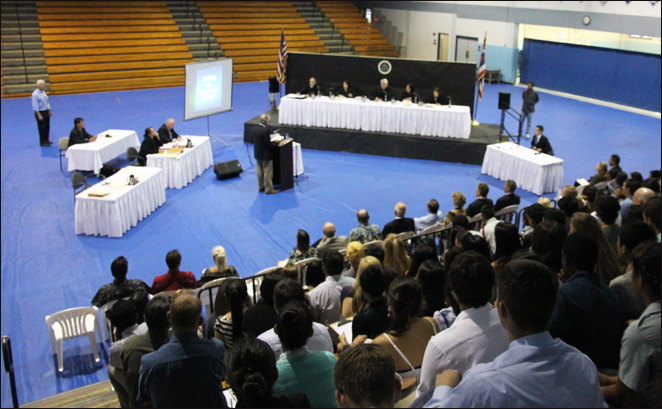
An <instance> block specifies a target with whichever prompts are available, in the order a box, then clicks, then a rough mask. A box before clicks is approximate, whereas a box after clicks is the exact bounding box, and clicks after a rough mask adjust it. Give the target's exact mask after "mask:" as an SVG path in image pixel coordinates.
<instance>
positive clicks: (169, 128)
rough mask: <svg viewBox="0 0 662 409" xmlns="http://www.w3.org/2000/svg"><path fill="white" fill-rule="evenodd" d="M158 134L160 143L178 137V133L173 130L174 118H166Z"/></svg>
mask: <svg viewBox="0 0 662 409" xmlns="http://www.w3.org/2000/svg"><path fill="white" fill-rule="evenodd" d="M158 134H159V139H160V140H161V142H162V143H169V142H172V141H174V140H175V139H179V134H178V133H177V132H175V120H174V119H172V118H168V119H166V121H165V123H164V124H163V125H161V127H160V128H159V132H158Z"/></svg>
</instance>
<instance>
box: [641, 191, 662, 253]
mask: <svg viewBox="0 0 662 409" xmlns="http://www.w3.org/2000/svg"><path fill="white" fill-rule="evenodd" d="M660 203H661V202H660V197H659V196H658V197H652V198H650V199H648V201H647V202H646V204H645V205H644V221H645V222H646V224H648V225H649V226H650V227H652V228H653V229H654V230H655V233H656V234H657V242H658V243H659V242H660V230H661V228H660V224H661V223H660V218H661V217H662V209H661V208H660Z"/></svg>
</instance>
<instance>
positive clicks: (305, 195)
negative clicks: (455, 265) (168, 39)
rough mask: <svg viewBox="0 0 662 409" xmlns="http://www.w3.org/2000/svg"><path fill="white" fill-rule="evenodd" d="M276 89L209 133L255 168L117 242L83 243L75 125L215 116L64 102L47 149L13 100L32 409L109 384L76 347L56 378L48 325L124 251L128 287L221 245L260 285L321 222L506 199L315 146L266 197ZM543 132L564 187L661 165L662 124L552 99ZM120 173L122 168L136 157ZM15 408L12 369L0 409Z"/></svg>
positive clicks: (174, 99) (448, 175) (17, 310)
mask: <svg viewBox="0 0 662 409" xmlns="http://www.w3.org/2000/svg"><path fill="white" fill-rule="evenodd" d="M267 87H268V86H267V83H264V82H262V83H244V84H236V85H235V86H234V111H232V112H228V113H225V114H221V115H217V116H214V117H211V118H210V123H211V131H212V133H213V134H215V135H218V136H221V137H222V138H223V139H224V140H226V141H227V142H230V147H225V146H223V145H221V144H220V143H218V142H212V147H213V153H214V162H221V161H226V160H230V159H238V160H239V161H240V162H241V164H242V166H243V168H244V169H245V171H244V173H243V174H242V175H241V177H239V178H237V179H232V180H227V181H217V180H216V178H215V175H214V172H213V169H212V168H209V169H207V171H205V172H204V173H203V174H202V175H201V176H199V177H198V178H197V179H195V180H194V181H193V183H191V184H189V185H188V186H187V187H186V188H184V189H181V190H172V189H168V190H167V191H166V196H167V201H166V203H165V204H164V205H163V206H162V207H160V208H159V209H157V210H156V211H155V212H154V213H152V214H151V215H150V216H149V217H147V218H146V219H145V220H143V221H141V222H139V223H138V225H137V226H136V227H134V228H133V229H131V230H129V231H128V232H127V233H126V234H125V235H124V236H123V237H122V238H119V239H117V238H108V237H93V236H77V235H75V234H74V205H73V198H72V188H71V182H70V175H71V172H67V171H66V167H67V161H66V158H64V159H63V165H64V169H65V171H64V172H60V170H59V163H58V149H57V141H58V139H59V138H60V137H62V136H68V135H69V131H70V130H71V128H72V127H73V118H74V117H76V116H81V117H83V118H84V119H85V123H86V128H87V130H88V132H90V133H92V134H95V133H98V132H101V131H104V130H106V129H111V128H114V129H132V130H136V132H137V133H138V134H139V135H140V137H141V138H142V134H143V131H144V129H145V128H146V127H148V126H152V127H154V128H158V127H159V126H161V124H163V122H164V120H165V119H166V118H167V117H171V116H172V117H174V118H175V120H176V121H177V122H176V125H175V129H176V130H177V131H178V132H179V133H180V134H191V135H206V134H207V123H206V120H205V119H198V120H194V121H191V122H183V121H182V114H183V107H184V89H183V88H167V89H155V90H142V91H125V92H108V93H98V94H86V95H68V96H53V97H51V98H50V102H51V105H52V108H53V113H54V116H53V117H52V119H51V140H52V141H53V142H54V143H55V144H54V145H53V146H52V147H50V148H41V147H39V146H38V142H39V138H38V133H37V127H36V124H35V119H34V115H33V114H32V111H31V106H30V100H29V99H28V98H23V99H11V100H3V101H2V335H9V336H11V339H12V341H13V349H14V351H13V352H14V367H15V370H16V378H17V384H18V398H19V402H20V403H21V404H23V403H27V402H30V401H33V400H36V399H40V398H43V397H46V396H50V395H53V394H55V393H59V392H64V391H67V390H70V389H73V388H77V387H80V386H84V385H87V384H90V383H94V382H98V381H102V380H105V379H107V373H106V362H105V360H104V359H107V353H106V352H102V360H101V363H99V364H94V362H93V360H92V359H91V350H90V346H89V343H88V342H87V341H86V340H81V341H79V340H72V341H67V342H65V352H64V354H65V364H64V366H65V370H64V372H63V373H58V372H57V371H56V363H55V358H54V357H53V356H52V355H51V349H50V345H49V337H48V330H47V327H46V324H45V322H44V318H45V316H46V315H49V314H52V313H54V312H57V311H60V310H63V309H66V308H73V307H79V306H89V305H90V304H89V303H90V300H91V299H92V297H93V296H94V294H95V292H96V290H97V289H98V288H99V286H101V285H103V284H106V283H108V282H110V281H112V276H111V274H110V263H111V262H112V260H113V259H115V258H116V257H117V256H119V255H123V256H125V257H126V258H127V259H128V260H129V274H128V276H129V278H140V279H142V280H144V281H146V282H147V283H148V284H150V285H151V283H152V280H153V278H154V277H155V276H156V275H159V274H163V273H165V272H166V270H167V267H166V264H165V254H166V253H167V252H168V251H170V250H172V249H179V251H180V252H181V253H182V257H183V258H182V269H183V270H189V271H192V272H193V273H194V274H195V275H196V277H199V276H200V274H201V271H202V270H203V269H204V268H206V267H211V266H212V265H213V262H212V258H211V249H212V247H214V246H216V245H219V244H220V245H223V246H224V247H225V249H226V251H227V257H228V263H229V264H232V265H234V266H235V267H236V268H237V271H239V273H240V274H241V275H242V276H249V275H253V274H255V273H256V272H258V271H260V270H261V269H264V268H266V267H270V266H273V265H275V263H276V261H278V260H283V259H285V258H286V257H287V255H288V253H289V252H290V251H291V250H292V248H293V247H294V246H295V244H296V240H295V237H296V232H297V230H298V229H299V228H301V229H305V230H306V231H308V233H309V234H310V236H311V240H312V241H315V240H317V239H318V238H320V237H321V235H322V226H323V224H324V223H325V222H327V221H331V222H333V223H335V225H336V227H337V230H338V234H343V235H347V234H348V233H349V231H350V230H351V229H352V228H353V227H355V226H356V224H357V222H356V217H355V215H356V212H357V210H359V209H361V208H365V209H368V211H369V212H370V215H371V221H372V222H373V223H377V224H379V225H380V226H383V225H384V224H385V223H387V222H388V221H390V220H391V219H393V207H394V205H395V203H396V202H398V201H403V202H405V203H406V204H407V206H408V212H407V215H408V216H411V217H415V216H421V215H424V214H425V213H426V203H427V201H428V200H429V199H431V198H435V199H437V200H438V201H439V203H440V205H441V209H442V210H443V211H444V212H445V211H447V210H449V209H450V208H451V207H452V201H451V193H452V192H454V191H457V190H459V191H462V192H464V193H465V195H466V196H467V198H468V199H469V200H473V196H474V191H475V186H476V183H478V182H485V183H487V184H489V186H490V189H491V192H490V195H489V196H490V197H491V198H494V199H496V198H497V197H499V196H500V195H501V194H502V188H503V182H502V181H500V180H497V179H494V178H492V177H488V176H485V175H481V173H480V166H475V165H462V164H453V163H442V162H432V161H422V160H412V159H396V158H387V157H378V156H370V155H357V154H348V153H338V152H322V151H312V150H307V149H305V146H304V147H303V148H304V150H303V161H304V165H305V175H306V177H307V179H304V180H302V181H300V182H299V185H298V186H295V188H294V189H293V190H290V191H287V192H283V193H281V194H278V195H274V196H265V195H264V194H258V192H257V182H256V180H255V179H256V170H255V167H251V166H250V164H249V161H248V155H251V156H252V154H253V148H252V146H248V148H247V147H246V145H244V144H243V142H242V141H243V139H242V138H243V129H244V125H243V124H244V122H245V121H247V120H249V119H251V118H254V117H255V116H257V115H259V114H261V113H263V112H265V111H266V110H267V109H268V97H267ZM658 91H659V90H658ZM499 92H510V93H512V95H513V98H512V100H513V101H514V105H516V106H515V108H516V109H517V108H520V107H519V106H518V104H519V101H520V97H519V96H520V95H521V92H522V88H517V87H513V86H510V85H507V84H491V85H490V84H486V85H485V97H484V99H483V100H482V101H481V102H480V106H479V108H478V120H479V121H480V122H485V123H493V124H497V123H498V121H499V117H500V111H499V110H498V109H497V97H498V93H499ZM534 124H542V125H544V126H545V135H547V136H548V137H549V138H550V140H551V143H552V145H553V147H554V151H555V152H556V155H557V156H558V157H560V158H563V159H564V160H565V183H572V181H574V180H575V179H576V178H578V177H589V176H591V175H593V174H594V173H595V172H594V168H595V165H596V163H597V162H599V161H607V160H608V159H609V156H610V155H611V154H613V153H617V154H619V155H620V156H621V158H622V162H621V166H622V167H623V169H624V170H626V171H627V172H632V171H635V170H636V171H639V172H641V173H642V174H643V175H644V177H647V175H648V172H649V171H650V170H651V169H660V153H661V146H660V140H661V133H660V120H659V119H655V118H650V117H646V116H640V115H636V114H633V113H629V112H624V111H620V110H616V109H612V108H606V107H602V106H597V105H592V104H588V103H584V102H579V101H575V100H571V99H566V98H562V97H557V96H552V95H549V94H543V93H541V94H540V102H539V103H538V104H537V106H536V114H535V118H534ZM507 126H508V128H509V129H510V130H511V131H512V130H515V129H516V122H515V121H514V120H511V119H509V122H508V125H507ZM524 143H529V141H528V140H524ZM123 156H124V155H123ZM113 164H114V165H115V166H117V167H122V166H124V165H126V158H125V157H120V158H118V159H116V160H115V161H114V162H113ZM518 194H519V195H520V196H521V197H522V201H523V203H522V205H529V204H531V203H533V202H535V201H537V200H538V196H536V195H534V194H532V193H530V192H527V191H522V190H519V191H518ZM546 196H547V197H550V198H551V197H553V196H554V195H553V194H548V195H546ZM106 349H107V345H106ZM10 405H11V395H10V388H9V381H8V377H7V375H6V374H5V373H4V371H3V374H2V406H3V407H7V406H10Z"/></svg>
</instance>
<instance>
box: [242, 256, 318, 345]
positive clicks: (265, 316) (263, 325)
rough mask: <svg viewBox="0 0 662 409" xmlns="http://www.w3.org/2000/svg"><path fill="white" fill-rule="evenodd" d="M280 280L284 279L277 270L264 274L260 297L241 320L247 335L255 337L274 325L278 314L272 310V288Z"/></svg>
mask: <svg viewBox="0 0 662 409" xmlns="http://www.w3.org/2000/svg"><path fill="white" fill-rule="evenodd" d="M308 274H309V275H310V268H309V269H308ZM281 280H285V276H284V275H283V274H281V273H279V272H277V271H273V272H271V273H269V274H267V275H265V276H264V279H263V280H262V284H260V299H259V300H258V302H257V304H255V305H253V306H252V307H249V308H248V309H247V310H246V312H245V313H244V317H243V320H242V330H243V332H244V334H246V336H247V337H250V338H256V337H257V336H258V335H260V334H262V333H263V332H266V331H269V330H270V329H272V328H273V327H274V325H276V320H277V318H278V316H277V315H276V311H275V310H274V288H276V285H277V284H278V283H279V282H280V281H281Z"/></svg>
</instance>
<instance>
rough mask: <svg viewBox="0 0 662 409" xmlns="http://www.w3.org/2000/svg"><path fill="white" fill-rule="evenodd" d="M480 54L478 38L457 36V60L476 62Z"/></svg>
mask: <svg viewBox="0 0 662 409" xmlns="http://www.w3.org/2000/svg"><path fill="white" fill-rule="evenodd" d="M477 54H478V38H473V37H461V36H457V37H456V38H455V61H457V62H472V63H474V64H475V63H476V55H477Z"/></svg>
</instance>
